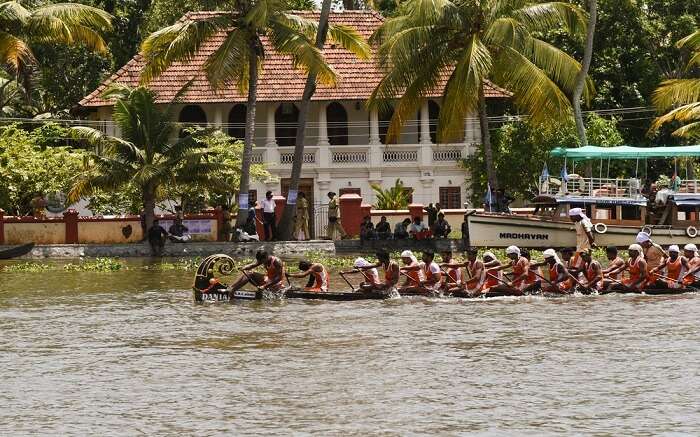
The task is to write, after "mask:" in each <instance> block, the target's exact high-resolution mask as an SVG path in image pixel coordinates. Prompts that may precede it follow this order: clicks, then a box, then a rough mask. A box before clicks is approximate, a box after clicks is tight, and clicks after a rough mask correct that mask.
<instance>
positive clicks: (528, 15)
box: [512, 2, 588, 36]
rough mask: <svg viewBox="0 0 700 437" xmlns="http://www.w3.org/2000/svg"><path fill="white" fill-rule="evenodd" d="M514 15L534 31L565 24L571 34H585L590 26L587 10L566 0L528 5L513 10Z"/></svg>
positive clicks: (546, 29) (547, 29)
mask: <svg viewBox="0 0 700 437" xmlns="http://www.w3.org/2000/svg"><path fill="white" fill-rule="evenodd" d="M512 16H513V17H514V18H515V19H516V20H518V21H520V22H521V23H523V24H524V25H525V26H527V28H528V29H530V30H532V31H549V30H551V29H552V28H556V27H558V26H561V25H563V26H564V28H565V29H566V30H567V31H568V32H569V34H571V35H574V36H576V35H585V34H586V28H587V27H588V18H587V16H586V12H585V11H584V10H583V9H581V8H580V7H578V6H576V5H574V4H571V3H565V2H547V3H535V4H530V5H527V6H525V7H523V8H521V9H518V10H516V11H513V12H512Z"/></svg>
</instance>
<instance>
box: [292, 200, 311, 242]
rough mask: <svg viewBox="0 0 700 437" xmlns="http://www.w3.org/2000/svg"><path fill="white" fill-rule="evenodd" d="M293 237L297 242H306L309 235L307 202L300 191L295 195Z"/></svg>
mask: <svg viewBox="0 0 700 437" xmlns="http://www.w3.org/2000/svg"><path fill="white" fill-rule="evenodd" d="M294 236H295V237H296V239H297V240H299V241H304V240H308V239H309V238H311V235H309V201H308V200H306V194H304V193H303V192H302V191H300V192H299V194H297V213H296V221H295V222H294Z"/></svg>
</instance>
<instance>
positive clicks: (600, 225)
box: [593, 223, 608, 234]
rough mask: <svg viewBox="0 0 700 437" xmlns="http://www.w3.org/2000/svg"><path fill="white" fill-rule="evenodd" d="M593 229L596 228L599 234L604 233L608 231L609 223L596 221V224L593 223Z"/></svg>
mask: <svg viewBox="0 0 700 437" xmlns="http://www.w3.org/2000/svg"><path fill="white" fill-rule="evenodd" d="M593 229H595V231H596V232H597V233H599V234H604V233H606V232H608V225H606V224H605V223H596V224H595V225H593Z"/></svg>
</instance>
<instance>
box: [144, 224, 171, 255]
mask: <svg viewBox="0 0 700 437" xmlns="http://www.w3.org/2000/svg"><path fill="white" fill-rule="evenodd" d="M167 237H168V233H167V232H166V231H165V229H164V228H163V227H162V226H161V225H160V223H158V220H153V226H151V227H150V228H149V229H148V244H150V245H151V254H152V255H153V256H162V254H163V247H165V239H166V238H167Z"/></svg>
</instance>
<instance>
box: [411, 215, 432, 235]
mask: <svg viewBox="0 0 700 437" xmlns="http://www.w3.org/2000/svg"><path fill="white" fill-rule="evenodd" d="M408 235H409V236H410V237H411V238H414V239H416V240H425V239H427V238H430V237H431V236H432V232H430V229H428V228H427V227H426V226H425V225H424V224H423V223H422V219H421V217H419V216H416V217H413V223H411V226H409V227H408Z"/></svg>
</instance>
